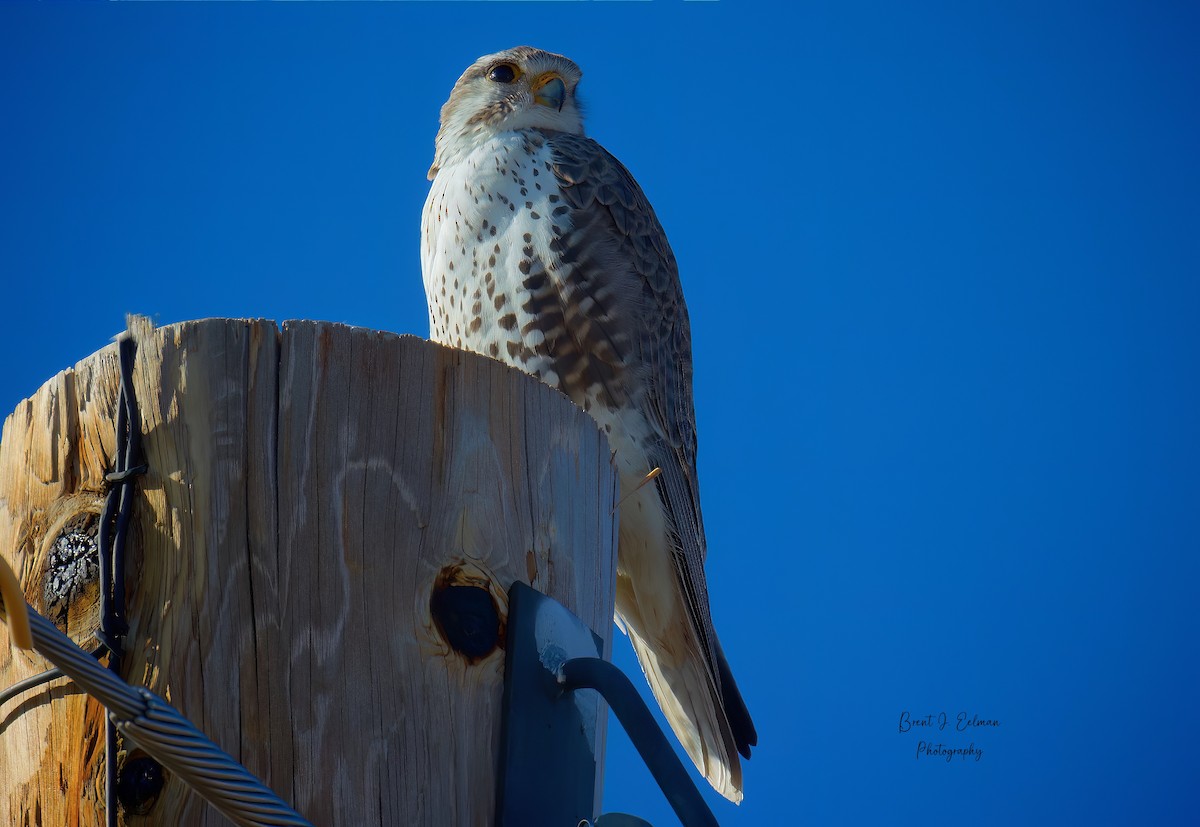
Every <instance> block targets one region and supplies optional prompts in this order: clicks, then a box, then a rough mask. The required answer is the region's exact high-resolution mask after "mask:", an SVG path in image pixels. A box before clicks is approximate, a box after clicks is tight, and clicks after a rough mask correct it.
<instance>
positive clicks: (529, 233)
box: [421, 132, 568, 385]
mask: <svg viewBox="0 0 1200 827" xmlns="http://www.w3.org/2000/svg"><path fill="white" fill-rule="evenodd" d="M539 144H540V145H539ZM550 160H551V156H550V149H549V148H548V147H547V146H546V145H545V144H544V143H542V142H541V140H540V138H538V137H537V136H533V137H530V136H526V135H522V134H521V133H516V132H508V133H504V134H502V135H499V136H497V137H495V138H492V139H491V140H489V141H487V142H485V143H483V144H481V145H480V146H479V147H478V148H477V149H475V151H473V152H472V153H470V154H469V155H466V156H465V157H463V158H462V159H461V160H459V161H457V162H456V163H454V164H453V165H451V166H447V167H443V168H442V169H440V170H438V173H437V176H436V177H435V179H434V181H433V186H432V187H431V188H430V191H429V197H428V199H426V201H425V211H424V214H423V216H422V220H421V270H422V274H423V277H424V282H425V295H426V298H427V299H428V302H429V331H430V338H432V339H433V340H434V341H437V342H442V343H444V344H448V345H452V346H454V347H459V348H463V349H466V350H473V351H476V352H478V353H483V354H485V355H488V356H492V357H495V358H498V359H501V360H503V361H506V362H509V363H511V364H515V365H517V366H518V367H521V368H522V369H523V370H526V371H527V372H529V373H533V374H535V375H539V373H544V371H545V369H546V366H545V365H535V364H528V363H524V364H523V363H521V362H519V361H518V360H517V359H516V358H514V354H513V353H512V346H514V345H516V344H519V343H521V341H522V339H523V338H524V339H525V344H528V345H530V346H533V345H536V344H537V342H536V341H530V337H539V336H540V335H541V333H540V331H537V330H531V331H529V332H528V333H527V334H525V336H524V337H523V336H522V333H521V329H522V328H523V327H524V326H525V325H526V324H527V323H528V322H529V321H530V320H531V317H530V314H529V313H528V312H527V311H525V310H524V309H523V307H522V305H524V304H525V302H526V301H527V299H528V291H527V289H526V288H525V287H524V285H523V281H524V278H525V274H524V273H522V269H521V268H522V262H524V261H527V259H528V255H527V252H528V251H529V250H530V249H532V250H533V251H534V252H535V253H536V255H537V256H538V257H540V258H541V259H542V261H544V262H545V263H546V265H547V267H548V268H551V269H553V268H556V267H557V262H556V261H552V259H555V258H557V257H556V256H554V255H553V254H552V253H551V248H550V242H551V240H552V239H553V238H554V237H555V236H556V235H558V234H559V233H560V232H562V231H564V230H565V229H567V226H568V223H567V221H568V216H567V215H566V213H567V210H566V209H565V208H564V205H563V202H562V200H561V196H560V193H559V190H558V185H557V182H556V181H555V178H554V175H553V173H552V172H551V170H550ZM556 210H557V214H556V212H555V211H556ZM525 266H526V268H528V264H526V265H525ZM539 369H540V370H539ZM542 378H543V379H545V380H546V381H547V383H548V384H551V385H554V384H555V381H554V380H555V377H553V376H545V375H543V376H542Z"/></svg>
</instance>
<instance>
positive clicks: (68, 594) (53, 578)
mask: <svg viewBox="0 0 1200 827" xmlns="http://www.w3.org/2000/svg"><path fill="white" fill-rule="evenodd" d="M99 525H100V517H99V515H98V514H94V513H91V512H83V513H80V514H77V515H75V516H74V517H72V518H70V519H69V520H67V521H66V522H65V523H63V525H62V527H61V528H60V529H59V531H58V534H57V536H56V537H55V538H54V540H53V541H52V542H51V543H50V548H49V553H48V554H47V555H46V574H45V577H44V579H43V581H42V599H43V600H44V602H45V606H46V608H47V610H48V611H49V613H51V614H59V613H61V612H64V611H66V609H67V608H68V607H70V605H71V604H72V603H73V602H75V600H77V599H78V598H79V597H81V596H82V595H83V594H84V593H85V592H87V591H88V590H89V587H93V586H95V585H96V581H97V579H98V578H99V576H100V550H99V543H98V533H99Z"/></svg>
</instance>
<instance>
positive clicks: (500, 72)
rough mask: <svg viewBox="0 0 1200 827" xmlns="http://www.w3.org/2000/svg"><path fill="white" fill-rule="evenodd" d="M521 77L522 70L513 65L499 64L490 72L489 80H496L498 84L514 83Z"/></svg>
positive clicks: (488, 74)
mask: <svg viewBox="0 0 1200 827" xmlns="http://www.w3.org/2000/svg"><path fill="white" fill-rule="evenodd" d="M520 75H521V70H520V69H518V68H517V67H516V66H513V65H512V64H511V63H497V64H496V65H495V66H493V67H492V68H491V69H489V70H488V73H487V76H488V80H494V81H496V83H512V82H513V81H514V80H516V79H517V78H518V77H520Z"/></svg>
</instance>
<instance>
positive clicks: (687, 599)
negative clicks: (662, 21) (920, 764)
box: [421, 46, 758, 802]
mask: <svg viewBox="0 0 1200 827" xmlns="http://www.w3.org/2000/svg"><path fill="white" fill-rule="evenodd" d="M580 77H581V72H580V70H579V67H578V66H576V65H575V64H574V63H573V62H572V61H570V60H568V59H567V58H565V57H563V56H562V55H556V54H552V53H550V52H544V51H542V50H540V49H534V48H531V47H528V46H519V47H517V48H514V49H509V50H507V51H503V52H498V53H497V54H494V55H488V56H486V57H482V58H480V59H479V60H477V61H476V62H475V63H474V64H472V65H471V66H470V67H469V68H468V69H467V70H466V71H465V72H464V73H463V75H462V77H460V78H459V79H458V82H457V83H455V85H454V88H453V89H452V90H451V92H450V98H449V100H448V101H447V102H446V104H445V105H444V106H443V107H442V110H441V125H440V129H439V130H438V134H437V138H436V140H435V152H434V159H433V166H432V167H431V168H430V170H429V179H430V180H431V181H432V182H433V184H432V186H431V187H430V190H429V197H428V199H427V200H426V202H425V209H424V213H423V215H422V220H421V269H422V276H423V279H424V282H425V294H426V297H427V298H428V301H429V327H430V338H432V339H433V340H435V341H437V342H441V343H443V344H446V345H450V346H453V347H457V348H460V349H465V350H470V351H474V352H476V353H481V354H484V355H486V356H491V357H493V358H495V359H499V360H501V361H503V362H506V363H508V364H510V365H512V366H514V367H516V368H519V369H520V370H522V371H525V372H526V373H529V374H532V375H533V376H536V377H537V378H539V379H540V380H542V381H543V382H545V383H546V384H548V385H550V386H551V387H554V388H557V389H559V390H560V391H562V392H563V393H564V394H566V395H567V396H568V397H569V398H570V399H571V400H572V401H574V402H575V403H576V404H577V405H579V406H580V407H581V408H583V409H584V410H585V411H587V412H588V413H589V414H590V415H591V416H592V417H593V418H594V419H595V420H596V422H597V424H598V425H599V426H600V428H601V429H602V430H603V431H604V432H605V433H606V434H607V436H608V441H609V446H610V448H611V449H612V451H613V459H614V463H615V464H616V467H617V471H618V476H619V478H620V498H621V499H620V521H619V536H618V549H617V587H616V621H617V623H618V625H619V626H620V627H621V628H622V630H623V631H625V632H626V634H628V636H629V639H630V641H631V642H632V644H633V648H634V651H635V652H636V654H637V658H638V662H639V663H640V664H641V667H642V671H643V672H644V673H645V675H646V678H647V680H648V681H649V684H650V687H651V690H652V691H653V693H654V697H655V698H656V699H657V701H658V703H659V705H660V706H661V707H662V709H663V712H664V714H665V715H666V718H667V721H668V722H669V723H670V725H671V728H672V729H673V730H674V731H675V734H676V735H677V736H678V738H679V740H680V743H681V744H682V745H683V748H684V750H685V751H686V752H687V754H688V755H689V756H690V757H691V759H692V761H693V762H695V764H696V766H697V768H699V770H700V772H701V773H702V774H703V775H704V777H705V778H706V779H708V781H709V783H711V784H712V785H713V787H714V788H715V789H716V790H717V791H718V792H720V793H721V794H722V795H723V796H725V797H726V798H728V799H730V800H731V801H735V802H737V801H741V798H742V770H741V764H740V762H739V760H738V755H739V754H740V755H742V756H745V757H747V758H749V757H750V747H751V746H753V745H755V744H756V743H757V740H758V735H757V733H756V732H755V729H754V724H753V722H752V721H751V719H750V715H749V713H748V712H747V710H746V705H745V703H744V702H743V700H742V696H741V693H740V692H739V691H738V688H737V684H736V683H735V682H734V680H733V675H732V674H731V673H730V670H729V665H728V663H727V662H726V659H725V654H724V653H723V652H722V651H721V644H720V643H719V642H718V640H717V635H716V632H715V631H714V630H713V624H712V617H711V615H710V612H709V601H708V586H707V583H706V581H705V577H704V560H705V555H706V547H705V540H704V524H703V521H702V519H701V516H700V495H699V488H698V485H697V481H696V428H695V413H694V410H693V408H692V353H691V334H690V330H689V325H688V315H687V308H686V307H685V305H684V301H683V292H682V289H681V287H680V284H679V271H678V268H677V266H676V263H675V255H674V253H672V252H671V247H670V245H669V244H668V243H667V237H666V234H665V233H664V232H663V228H662V226H661V225H660V224H659V222H658V218H657V217H656V216H655V214H654V210H653V209H652V208H651V207H650V203H649V202H648V201H647V200H646V196H645V195H644V194H643V193H642V190H641V188H640V187H639V186H638V185H637V182H636V181H634V180H633V177H632V176H631V175H630V174H629V172H628V170H626V169H625V167H623V166H622V165H621V163H620V162H619V161H618V160H617V159H616V158H614V157H613V156H612V155H610V154H609V153H608V152H606V151H605V150H604V148H603V147H601V146H600V145H599V144H598V143H596V142H595V141H593V140H592V139H590V138H587V137H585V136H584V131H583V119H582V115H581V113H580V107H579V102H578V99H577V98H576V88H577V87H578V84H579V79H580Z"/></svg>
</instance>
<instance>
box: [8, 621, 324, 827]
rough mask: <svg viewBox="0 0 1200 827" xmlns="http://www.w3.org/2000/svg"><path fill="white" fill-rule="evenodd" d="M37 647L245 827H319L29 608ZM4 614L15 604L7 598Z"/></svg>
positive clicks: (122, 727)
mask: <svg viewBox="0 0 1200 827" xmlns="http://www.w3.org/2000/svg"><path fill="white" fill-rule="evenodd" d="M28 611H29V626H30V630H31V631H32V633H33V648H34V651H36V652H38V653H39V654H40V655H42V656H43V657H44V658H46V659H47V660H48V661H50V662H51V663H53V664H54V665H55V666H57V667H58V668H59V669H61V670H62V672H63V674H64V675H65V676H66V677H68V678H70V679H71V680H72V681H74V682H75V684H76V685H77V686H79V687H81V688H82V689H83V690H84V691H85V692H87V693H88V694H89V695H91V696H92V697H93V698H95V699H96V700H98V701H99V702H100V703H102V704H103V705H104V706H105V708H107V709H108V710H109V718H110V719H111V720H112V722H113V724H114V725H115V726H116V728H117V729H118V730H119V731H120V732H121V734H122V735H124V736H125V737H127V738H129V739H130V740H132V741H135V742H136V743H137V744H138V746H140V747H141V748H142V749H143V750H145V751H146V753H147V754H148V755H150V756H151V757H152V758H154V759H155V760H156V761H158V762H159V763H160V764H162V765H163V766H164V767H166V768H167V769H169V770H170V771H171V772H172V773H174V774H175V775H177V776H178V777H179V778H180V780H182V781H183V782H184V783H185V784H187V785H188V786H189V787H191V788H192V789H193V790H195V791H196V792H197V793H198V794H199V795H200V796H202V797H203V798H204V799H205V800H206V801H208V803H210V804H211V805H212V806H213V807H215V808H216V809H217V810H219V811H220V812H221V814H222V815H224V816H225V817H226V818H228V819H229V820H230V821H232V822H233V823H234V824H237V825H239V827H279V825H284V826H285V827H292V826H293V825H294V826H295V827H312V824H311V822H309V821H308V820H307V819H305V818H304V817H303V816H301V815H300V814H299V813H297V812H296V811H295V810H294V809H292V808H291V807H290V806H288V804H287V803H286V802H284V801H283V799H281V798H280V797H279V796H278V795H276V794H275V793H274V792H273V791H272V790H271V789H270V788H268V787H267V786H266V785H264V784H263V783H262V782H261V781H259V780H258V778H256V777H255V776H254V775H253V774H252V773H251V772H250V771H249V770H247V769H246V768H245V767H243V766H242V765H241V764H239V763H238V762H237V761H236V760H234V758H233V757H232V756H231V755H229V753H227V752H225V751H224V750H222V749H221V748H220V747H218V746H217V745H216V744H214V743H213V742H212V741H210V740H209V739H208V738H207V737H206V736H205V735H204V733H202V732H200V730H198V729H196V727H195V726H194V725H193V724H192V723H191V721H189V720H188V719H187V718H185V717H183V716H182V715H181V714H179V712H178V711H177V710H176V709H175V708H174V707H172V706H171V705H170V704H168V703H167V702H166V701H164V700H163V699H162V698H160V697H159V696H157V695H155V694H154V693H153V692H151V691H150V690H148V689H145V688H143V687H133V686H130V685H129V684H127V683H125V681H123V680H121V679H120V678H119V677H117V676H116V675H115V674H113V673H112V672H111V671H109V670H108V669H106V668H105V667H104V666H102V665H101V664H100V663H98V662H97V661H96V659H95V658H94V657H92V656H91V655H90V654H88V653H87V652H85V651H84V650H83V649H80V648H79V647H78V646H77V645H76V644H75V642H74V641H72V640H71V639H70V638H69V637H67V636H66V635H65V634H63V633H62V632H61V631H59V629H58V627H57V626H55V625H54V624H53V623H52V622H50V621H49V620H47V619H46V618H45V617H43V616H42V615H40V614H38V613H37V612H36V611H33V609H29V610H28ZM0 619H7V610H6V608H5V607H4V606H3V605H0Z"/></svg>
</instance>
